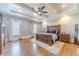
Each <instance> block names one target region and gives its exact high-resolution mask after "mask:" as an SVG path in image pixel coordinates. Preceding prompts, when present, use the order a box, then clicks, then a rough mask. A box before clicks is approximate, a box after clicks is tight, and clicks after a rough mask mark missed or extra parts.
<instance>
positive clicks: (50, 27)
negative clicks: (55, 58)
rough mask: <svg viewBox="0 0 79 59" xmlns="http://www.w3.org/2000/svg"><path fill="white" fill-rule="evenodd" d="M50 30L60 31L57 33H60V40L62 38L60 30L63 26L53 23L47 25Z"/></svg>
mask: <svg viewBox="0 0 79 59" xmlns="http://www.w3.org/2000/svg"><path fill="white" fill-rule="evenodd" d="M47 29H48V30H56V31H58V33H57V35H58V40H59V39H60V33H61V32H60V31H61V26H60V25H51V26H47Z"/></svg>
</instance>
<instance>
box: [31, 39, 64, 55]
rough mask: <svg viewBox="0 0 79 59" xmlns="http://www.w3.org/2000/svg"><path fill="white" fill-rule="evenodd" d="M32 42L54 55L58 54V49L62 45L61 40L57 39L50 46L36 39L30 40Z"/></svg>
mask: <svg viewBox="0 0 79 59" xmlns="http://www.w3.org/2000/svg"><path fill="white" fill-rule="evenodd" d="M31 41H32V42H33V43H35V44H37V45H38V46H40V47H42V48H44V49H46V50H48V51H49V52H51V53H53V54H54V55H59V52H60V50H61V49H62V47H63V46H64V43H63V42H60V41H57V42H56V43H54V44H53V45H52V46H49V45H48V44H46V43H43V42H40V41H37V40H36V39H32V40H31Z"/></svg>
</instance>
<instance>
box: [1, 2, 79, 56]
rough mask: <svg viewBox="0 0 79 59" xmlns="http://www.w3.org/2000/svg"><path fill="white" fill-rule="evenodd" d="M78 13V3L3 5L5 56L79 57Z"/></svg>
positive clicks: (3, 53)
mask: <svg viewBox="0 0 79 59" xmlns="http://www.w3.org/2000/svg"><path fill="white" fill-rule="evenodd" d="M18 10H19V11H18ZM78 10H79V4H75V3H74V4H73V3H72V4H68V3H67V4H66V3H62V4H60V3H51V4H35V3H33V4H30V3H29V4H27V3H18V4H17V3H12V4H11V3H10V4H9V3H3V4H0V13H1V14H3V16H2V17H3V23H2V29H4V31H3V33H2V34H3V37H2V38H3V40H2V41H0V42H2V44H3V45H2V46H3V49H2V51H3V52H2V55H3V56H5V55H7V56H8V55H9V56H48V55H49V56H53V55H60V56H61V55H79V39H78V37H79V33H78V31H79V30H78V28H79V26H78V25H79V20H78V19H79V11H78ZM0 18H1V17H0ZM52 33H53V34H52ZM2 34H1V35H2ZM34 39H36V40H34ZM71 49H72V50H71Z"/></svg>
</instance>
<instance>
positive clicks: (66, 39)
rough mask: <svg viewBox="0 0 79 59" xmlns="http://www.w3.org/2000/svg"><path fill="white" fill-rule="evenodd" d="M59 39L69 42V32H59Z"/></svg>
mask: <svg viewBox="0 0 79 59" xmlns="http://www.w3.org/2000/svg"><path fill="white" fill-rule="evenodd" d="M61 41H63V42H70V35H69V34H61Z"/></svg>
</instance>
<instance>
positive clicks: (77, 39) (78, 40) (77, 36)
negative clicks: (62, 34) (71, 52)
mask: <svg viewBox="0 0 79 59" xmlns="http://www.w3.org/2000/svg"><path fill="white" fill-rule="evenodd" d="M74 41H75V43H76V44H79V24H75V40H74Z"/></svg>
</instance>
